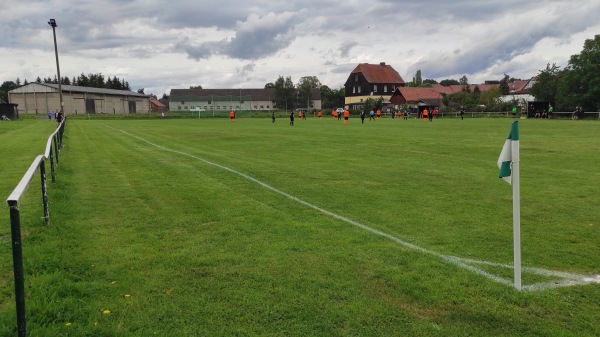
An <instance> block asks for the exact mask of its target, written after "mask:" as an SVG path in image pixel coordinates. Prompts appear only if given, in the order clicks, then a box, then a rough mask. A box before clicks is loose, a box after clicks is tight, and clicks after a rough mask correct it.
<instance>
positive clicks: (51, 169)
mask: <svg viewBox="0 0 600 337" xmlns="http://www.w3.org/2000/svg"><path fill="white" fill-rule="evenodd" d="M52 152H53V151H52V147H50V157H49V158H48V159H49V160H50V173H51V174H52V183H55V182H56V172H55V171H54V156H53V153H52Z"/></svg>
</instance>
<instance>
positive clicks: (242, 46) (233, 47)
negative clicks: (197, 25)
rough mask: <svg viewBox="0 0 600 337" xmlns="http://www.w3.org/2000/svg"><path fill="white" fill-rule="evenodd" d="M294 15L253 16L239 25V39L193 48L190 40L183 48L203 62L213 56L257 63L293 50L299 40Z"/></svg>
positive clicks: (236, 37)
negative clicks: (297, 39)
mask: <svg viewBox="0 0 600 337" xmlns="http://www.w3.org/2000/svg"><path fill="white" fill-rule="evenodd" d="M295 17H296V14H294V13H288V12H284V13H269V14H267V15H265V16H262V17H260V16H258V15H254V14H252V15H249V16H248V18H247V19H246V21H244V22H238V23H237V25H236V32H235V36H234V37H232V38H229V39H224V40H221V41H210V42H203V43H201V44H199V45H198V46H193V44H192V42H191V41H189V40H184V41H183V42H182V43H180V44H179V46H180V47H182V48H183V49H184V50H185V51H186V52H187V53H188V55H189V56H190V57H192V58H194V59H196V60H199V59H203V58H208V57H210V56H212V55H224V56H228V57H231V58H236V59H242V60H256V59H260V58H263V57H266V56H269V55H273V54H275V53H277V52H278V51H280V50H282V49H284V48H285V47H287V46H289V45H290V44H291V43H292V42H293V41H294V40H295V38H296V34H295V32H294V19H295Z"/></svg>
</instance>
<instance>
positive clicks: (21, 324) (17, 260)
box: [6, 119, 66, 337]
mask: <svg viewBox="0 0 600 337" xmlns="http://www.w3.org/2000/svg"><path fill="white" fill-rule="evenodd" d="M65 122H66V119H63V121H62V122H61V123H60V124H59V125H58V127H57V128H56V130H55V131H54V132H53V133H52V134H51V135H50V137H48V142H47V143H46V150H45V151H44V154H41V155H39V156H37V157H35V159H34V160H33V163H31V166H29V169H28V170H27V172H25V175H24V176H23V178H21V181H20V182H19V184H18V185H17V187H15V189H14V190H13V191H12V193H11V194H10V195H9V196H8V199H6V203H7V204H8V207H9V208H10V231H11V241H12V252H13V273H14V277H15V301H16V309H17V310H16V311H17V332H18V336H19V337H25V336H26V335H27V326H26V323H25V280H24V277H23V252H22V249H21V247H22V243H21V214H20V210H19V203H20V202H21V199H22V198H23V196H24V195H25V192H26V191H27V189H28V188H29V186H30V185H31V182H32V181H33V179H34V177H35V173H36V172H37V170H38V168H39V170H40V177H41V185H42V203H43V206H44V222H45V223H46V224H47V223H48V222H49V221H50V212H49V210H48V194H47V186H46V165H45V162H46V161H50V171H51V174H52V182H53V183H54V182H56V170H55V166H56V165H57V164H58V157H59V154H60V151H61V149H62V140H63V133H64V130H65Z"/></svg>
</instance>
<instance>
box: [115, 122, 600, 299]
mask: <svg viewBox="0 0 600 337" xmlns="http://www.w3.org/2000/svg"><path fill="white" fill-rule="evenodd" d="M103 125H104V126H106V127H108V128H111V129H113V130H116V131H119V132H122V133H124V134H126V135H128V136H130V137H133V138H136V139H138V140H140V141H142V142H144V143H147V144H149V145H152V146H154V147H156V148H159V149H161V150H164V151H167V152H173V153H177V154H180V155H182V156H185V157H189V158H192V159H196V160H198V161H201V162H203V163H205V164H207V165H211V166H214V167H217V168H220V169H222V170H225V171H228V172H231V173H233V174H236V175H239V176H241V177H243V178H245V179H247V180H249V181H251V182H253V183H256V184H258V185H260V186H262V187H264V188H266V189H268V190H270V191H272V192H275V193H277V194H280V195H282V196H284V197H286V198H288V199H291V200H293V201H295V202H297V203H300V204H302V205H304V206H307V207H309V208H312V209H314V210H317V211H319V212H321V213H323V214H326V215H328V216H330V217H332V218H335V219H338V220H341V221H343V222H346V223H348V224H351V225H353V226H356V227H358V228H361V229H364V230H366V231H368V232H371V233H372V234H375V235H379V236H382V237H384V238H387V239H390V240H392V241H394V242H396V243H398V244H400V245H402V246H404V247H407V248H410V249H414V250H416V251H419V252H422V253H425V254H429V255H433V256H436V257H439V258H440V259H442V260H444V261H446V262H449V263H451V264H454V265H456V266H458V267H460V268H463V269H466V270H469V271H472V272H473V273H475V274H477V275H480V276H484V277H487V278H488V279H490V280H492V281H495V282H498V283H501V284H503V285H505V286H508V287H511V288H512V287H513V285H514V284H513V280H512V279H508V278H504V277H500V276H497V275H494V274H492V273H490V272H487V271H485V270H483V269H480V268H477V267H476V265H484V266H490V267H500V268H506V269H511V270H512V269H513V266H512V265H509V264H502V263H497V262H489V261H482V260H473V259H466V258H461V257H457V256H451V255H444V254H440V253H437V252H434V251H431V250H429V249H426V248H423V247H420V246H417V245H415V244H412V243H410V242H407V241H404V240H401V239H399V238H397V237H395V236H393V235H390V234H388V233H385V232H382V231H380V230H378V229H375V228H372V227H369V226H367V225H364V224H361V223H360V222H356V221H354V220H352V219H348V218H346V217H344V216H341V215H338V214H335V213H333V212H330V211H328V210H326V209H323V208H321V207H319V206H315V205H313V204H311V203H309V202H307V201H304V200H302V199H299V198H297V197H295V196H293V195H290V194H287V193H285V192H283V191H281V190H278V189H276V188H275V187H273V186H271V185H269V184H267V183H264V182H262V181H260V180H258V179H256V178H253V177H251V176H249V175H247V174H245V173H242V172H239V171H236V170H234V169H232V168H229V167H227V166H223V165H220V164H217V163H213V162H211V161H208V160H206V159H203V158H200V157H197V156H194V155H192V154H189V153H186V152H182V151H177V150H173V149H169V148H167V147H164V146H162V145H158V144H155V143H152V142H150V141H148V140H146V139H144V138H142V137H139V136H136V135H133V134H131V133H129V132H127V131H124V130H120V129H117V128H114V127H111V126H108V125H105V124H103ZM523 272H526V273H531V274H537V275H542V276H547V277H556V278H558V279H561V280H557V281H555V282H541V283H535V284H530V285H523V287H522V290H523V291H540V290H546V289H552V288H559V287H568V286H575V285H585V284H592V283H598V284H600V275H595V276H586V275H580V274H573V273H567V272H560V271H553V270H546V269H540V268H523Z"/></svg>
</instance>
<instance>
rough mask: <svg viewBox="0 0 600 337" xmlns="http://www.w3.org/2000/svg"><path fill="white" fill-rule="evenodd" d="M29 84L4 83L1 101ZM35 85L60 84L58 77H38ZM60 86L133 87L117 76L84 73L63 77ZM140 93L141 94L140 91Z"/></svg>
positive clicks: (4, 100) (18, 81)
mask: <svg viewBox="0 0 600 337" xmlns="http://www.w3.org/2000/svg"><path fill="white" fill-rule="evenodd" d="M61 77H62V76H61ZM29 83H30V82H29V81H27V79H25V80H24V81H23V82H22V83H21V79H20V78H17V80H16V81H4V82H3V83H2V85H1V86H0V100H1V101H3V102H8V92H9V91H10V90H13V89H15V88H18V87H20V86H21V85H27V84H29ZM34 83H51V84H58V78H57V77H56V76H54V78H51V77H47V78H43V79H42V78H41V77H39V76H38V77H37V78H36V79H35V81H34ZM60 84H62V85H77V86H81V87H92V88H104V89H115V90H131V87H130V86H129V82H127V81H125V80H124V79H119V78H118V77H116V76H113V77H112V78H111V77H110V76H108V77H105V76H104V75H102V74H101V73H98V74H87V75H86V74H84V73H81V75H79V76H77V77H73V79H72V80H71V79H69V77H62V79H61V81H60ZM141 90H142V93H143V89H141ZM138 92H139V90H138Z"/></svg>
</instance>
